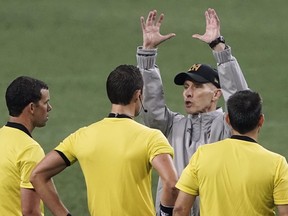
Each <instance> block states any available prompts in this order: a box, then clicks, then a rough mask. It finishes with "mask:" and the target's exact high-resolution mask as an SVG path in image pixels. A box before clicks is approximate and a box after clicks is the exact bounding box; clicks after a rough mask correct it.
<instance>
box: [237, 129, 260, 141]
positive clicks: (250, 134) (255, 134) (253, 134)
mask: <svg viewBox="0 0 288 216" xmlns="http://www.w3.org/2000/svg"><path fill="white" fill-rule="evenodd" d="M232 134H233V135H239V136H247V137H250V138H251V139H253V140H255V141H256V142H258V135H259V129H257V130H253V131H250V132H248V133H245V134H240V133H239V132H237V131H235V130H232Z"/></svg>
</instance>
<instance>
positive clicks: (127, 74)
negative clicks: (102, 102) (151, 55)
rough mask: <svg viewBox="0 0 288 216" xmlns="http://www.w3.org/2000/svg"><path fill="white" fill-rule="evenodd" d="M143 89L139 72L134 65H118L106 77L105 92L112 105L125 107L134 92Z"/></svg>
mask: <svg viewBox="0 0 288 216" xmlns="http://www.w3.org/2000/svg"><path fill="white" fill-rule="evenodd" d="M142 89H143V78H142V75H141V72H140V70H139V69H138V68H137V67H136V66H134V65H119V66H118V67H116V68H115V69H114V70H113V71H112V72H111V73H110V74H109V76H108V78H107V82H106V91H107V95H108V98H109V100H110V101H111V103H112V104H121V105H127V104H129V103H130V102H131V100H132V97H133V94H134V92H135V91H136V90H141V91H142Z"/></svg>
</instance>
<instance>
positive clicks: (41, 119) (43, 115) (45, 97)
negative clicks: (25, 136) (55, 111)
mask: <svg viewBox="0 0 288 216" xmlns="http://www.w3.org/2000/svg"><path fill="white" fill-rule="evenodd" d="M41 95H42V97H41V100H39V101H38V102H37V103H35V106H34V113H33V117H34V118H33V119H34V121H33V123H34V126H35V127H43V126H45V125H46V122H47V121H48V112H50V111H51V110H52V106H51V105H50V104H49V100H50V94H49V90H48V89H42V90H41Z"/></svg>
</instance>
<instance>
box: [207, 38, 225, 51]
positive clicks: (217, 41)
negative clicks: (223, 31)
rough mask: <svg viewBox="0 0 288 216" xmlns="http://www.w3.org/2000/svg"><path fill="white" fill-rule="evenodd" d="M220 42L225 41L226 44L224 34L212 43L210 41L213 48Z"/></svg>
mask: <svg viewBox="0 0 288 216" xmlns="http://www.w3.org/2000/svg"><path fill="white" fill-rule="evenodd" d="M219 43H224V44H225V39H224V37H223V36H219V37H218V38H216V39H215V40H213V41H211V43H209V46H210V47H211V48H212V49H213V48H214V47H215V46H216V45H217V44H219Z"/></svg>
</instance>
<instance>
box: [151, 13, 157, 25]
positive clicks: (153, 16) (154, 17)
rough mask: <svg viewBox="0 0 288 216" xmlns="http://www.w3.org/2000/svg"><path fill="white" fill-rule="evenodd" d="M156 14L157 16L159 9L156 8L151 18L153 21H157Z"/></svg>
mask: <svg viewBox="0 0 288 216" xmlns="http://www.w3.org/2000/svg"><path fill="white" fill-rule="evenodd" d="M156 16H157V11H156V10H154V11H153V13H152V18H151V19H152V22H153V23H155V21H156Z"/></svg>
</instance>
